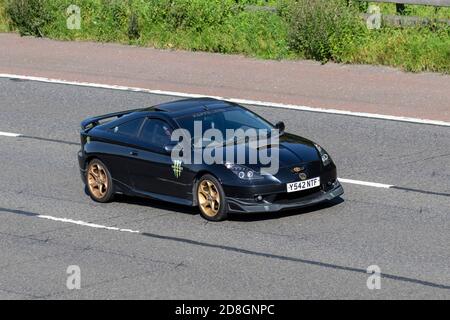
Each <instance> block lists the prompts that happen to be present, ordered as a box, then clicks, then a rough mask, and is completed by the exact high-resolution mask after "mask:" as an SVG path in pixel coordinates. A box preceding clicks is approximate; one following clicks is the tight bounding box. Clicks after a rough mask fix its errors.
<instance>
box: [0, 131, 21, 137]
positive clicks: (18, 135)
mask: <svg viewBox="0 0 450 320" xmlns="http://www.w3.org/2000/svg"><path fill="white" fill-rule="evenodd" d="M0 136H3V137H11V138H17V137H20V136H21V134H20V133H12V132H2V131H0Z"/></svg>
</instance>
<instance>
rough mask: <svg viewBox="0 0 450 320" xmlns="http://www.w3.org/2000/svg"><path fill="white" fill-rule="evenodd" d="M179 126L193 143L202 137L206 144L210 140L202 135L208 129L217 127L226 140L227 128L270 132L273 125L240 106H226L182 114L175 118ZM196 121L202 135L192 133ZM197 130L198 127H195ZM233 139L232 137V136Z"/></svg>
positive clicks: (225, 140)
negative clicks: (187, 114) (192, 113)
mask: <svg viewBox="0 0 450 320" xmlns="http://www.w3.org/2000/svg"><path fill="white" fill-rule="evenodd" d="M176 120H177V122H178V124H179V125H180V127H181V128H183V129H186V130H188V131H189V133H190V135H191V137H192V139H193V143H194V144H197V143H198V141H199V139H201V138H203V143H202V145H203V146H204V145H205V144H208V143H209V142H211V140H208V138H207V137H204V133H205V131H206V130H208V129H217V130H219V131H220V132H221V134H222V137H223V141H224V142H225V143H228V142H229V141H227V136H228V137H229V135H227V130H233V131H235V130H238V129H242V130H244V131H247V130H248V129H256V130H257V131H258V130H266V131H267V133H268V134H270V132H271V130H273V129H274V127H273V126H272V125H271V124H270V123H269V122H267V121H265V120H264V119H262V118H260V117H259V116H257V115H256V114H254V113H252V112H250V111H248V110H245V109H241V108H238V107H237V108H228V109H220V110H214V111H206V112H204V113H199V114H194V115H189V116H183V117H180V118H178V119H176ZM195 122H197V126H200V124H201V130H202V131H201V133H202V137H196V136H195V135H194V133H195V132H194V124H195ZM197 130H198V129H197ZM232 141H235V140H234V137H233V138H232Z"/></svg>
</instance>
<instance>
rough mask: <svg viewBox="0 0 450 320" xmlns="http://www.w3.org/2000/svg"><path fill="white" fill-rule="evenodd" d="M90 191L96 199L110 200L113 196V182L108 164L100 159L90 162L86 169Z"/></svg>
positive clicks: (100, 200)
mask: <svg viewBox="0 0 450 320" xmlns="http://www.w3.org/2000/svg"><path fill="white" fill-rule="evenodd" d="M86 182H87V189H88V193H89V195H90V196H91V198H92V199H93V200H94V201H97V202H103V203H104V202H109V201H111V200H112V198H113V195H114V194H113V182H112V178H111V174H110V173H109V170H108V168H107V167H106V165H105V164H104V163H103V162H101V161H100V160H98V159H94V160H92V161H91V162H89V165H88V168H87V171H86Z"/></svg>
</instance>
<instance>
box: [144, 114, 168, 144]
mask: <svg viewBox="0 0 450 320" xmlns="http://www.w3.org/2000/svg"><path fill="white" fill-rule="evenodd" d="M171 136H172V128H171V127H170V126H169V125H168V124H167V123H166V122H165V121H162V120H158V119H148V120H147V121H146V122H145V124H144V127H143V128H142V132H141V140H143V141H145V142H146V143H148V144H150V145H152V146H156V147H159V148H163V147H164V146H166V145H168V144H169V143H170V141H171V139H170V138H171Z"/></svg>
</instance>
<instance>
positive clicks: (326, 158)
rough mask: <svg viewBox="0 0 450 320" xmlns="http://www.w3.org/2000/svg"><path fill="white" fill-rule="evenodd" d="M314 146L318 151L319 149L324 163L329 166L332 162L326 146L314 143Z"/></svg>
mask: <svg viewBox="0 0 450 320" xmlns="http://www.w3.org/2000/svg"><path fill="white" fill-rule="evenodd" d="M314 146H315V147H316V149H317V151H319V154H320V158H321V159H322V163H323V165H324V166H327V165H329V164H330V163H331V157H330V156H329V155H328V153H327V152H326V151H325V149H324V148H322V147H321V146H319V145H318V144H314Z"/></svg>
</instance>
